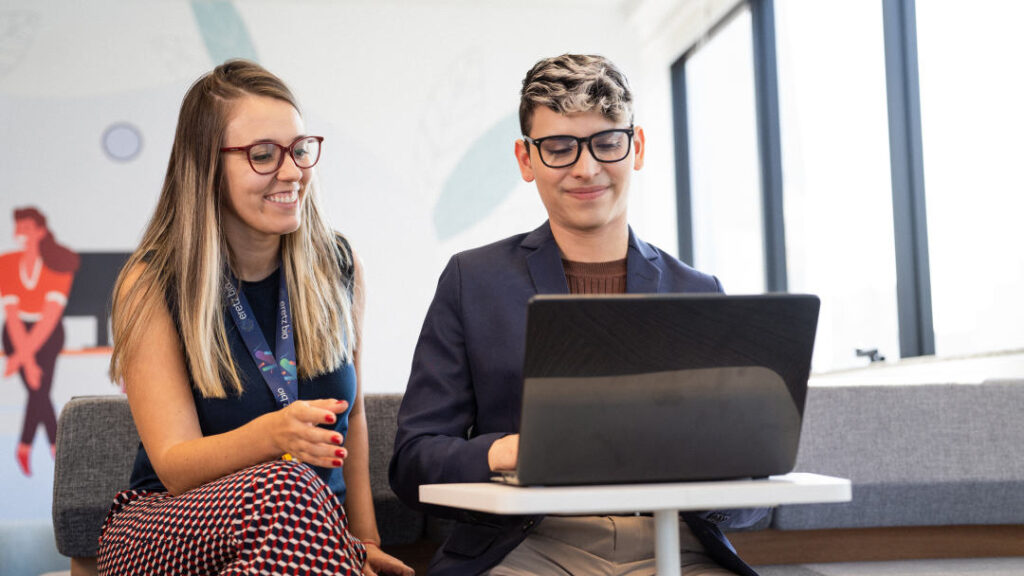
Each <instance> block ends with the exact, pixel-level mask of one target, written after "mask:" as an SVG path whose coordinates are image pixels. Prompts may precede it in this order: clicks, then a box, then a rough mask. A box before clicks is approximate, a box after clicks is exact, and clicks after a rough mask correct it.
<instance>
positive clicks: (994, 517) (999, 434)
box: [772, 381, 1024, 530]
mask: <svg viewBox="0 0 1024 576" xmlns="http://www.w3.org/2000/svg"><path fill="white" fill-rule="evenodd" d="M1022 413H1024V382H1005V381H1004V382H988V383H985V384H980V385H957V384H949V385H901V386H837V387H813V388H811V389H810V391H809V393H808V396H807V405H806V410H805V415H804V424H803V432H802V434H801V440H800V451H799V454H798V456H797V465H796V470H797V471H803V472H816V473H819V474H828V475H833V476H840V477H844V478H849V479H850V480H851V481H852V483H853V500H852V501H851V502H849V503H845V504H812V505H794V506H782V507H780V508H779V509H777V510H776V512H775V515H774V517H773V521H772V525H773V527H775V528H779V529H784V530H809V529H821V528H863V527H875V526H924V525H963V524H1020V523H1024V418H1021V414H1022Z"/></svg>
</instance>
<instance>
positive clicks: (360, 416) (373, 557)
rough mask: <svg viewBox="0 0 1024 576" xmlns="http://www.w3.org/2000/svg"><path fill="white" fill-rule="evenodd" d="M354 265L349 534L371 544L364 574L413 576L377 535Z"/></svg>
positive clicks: (361, 288)
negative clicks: (353, 394) (354, 382)
mask: <svg viewBox="0 0 1024 576" xmlns="http://www.w3.org/2000/svg"><path fill="white" fill-rule="evenodd" d="M352 260H353V262H354V268H353V274H354V276H355V290H354V291H353V298H352V300H353V302H352V319H353V321H354V322H355V333H356V339H355V341H356V347H355V349H354V350H353V357H352V362H353V364H354V365H355V371H356V397H355V401H354V402H353V404H352V412H350V413H349V415H348V440H347V441H346V443H345V445H346V447H347V448H348V459H347V460H345V469H344V471H343V474H344V476H345V512H346V514H347V515H348V521H349V531H350V532H352V535H353V536H355V537H356V538H359V539H360V540H362V541H363V542H365V543H367V546H366V566H364V567H363V571H364V574H377V573H378V572H379V573H383V574H403V575H405V574H408V575H411V574H413V570H412V568H409V567H408V566H406V565H405V564H403V563H402V562H401V561H400V560H398V559H396V558H393V557H391V556H389V555H387V554H384V553H383V552H382V551H381V549H380V534H379V533H378V532H377V516H376V514H375V513H374V510H373V494H372V493H371V490H370V442H369V439H368V437H367V430H366V412H365V411H364V410H363V378H362V374H361V372H360V358H359V357H360V354H359V351H360V349H361V348H362V347H363V340H362V326H363V311H364V309H365V302H366V301H365V297H364V294H365V284H364V282H363V266H362V262H360V261H359V259H358V258H357V257H356V255H355V253H353V254H352Z"/></svg>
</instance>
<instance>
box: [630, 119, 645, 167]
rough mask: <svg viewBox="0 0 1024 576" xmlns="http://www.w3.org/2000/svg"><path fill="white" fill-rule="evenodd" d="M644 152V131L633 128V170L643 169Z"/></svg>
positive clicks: (636, 127) (637, 127)
mask: <svg viewBox="0 0 1024 576" xmlns="http://www.w3.org/2000/svg"><path fill="white" fill-rule="evenodd" d="M645 150H647V142H646V141H645V140H644V129H643V128H641V127H639V126H635V127H634V128H633V152H634V154H633V170H639V169H641V168H643V167H644V151H645Z"/></svg>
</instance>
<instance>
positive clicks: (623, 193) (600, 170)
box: [516, 106, 644, 234]
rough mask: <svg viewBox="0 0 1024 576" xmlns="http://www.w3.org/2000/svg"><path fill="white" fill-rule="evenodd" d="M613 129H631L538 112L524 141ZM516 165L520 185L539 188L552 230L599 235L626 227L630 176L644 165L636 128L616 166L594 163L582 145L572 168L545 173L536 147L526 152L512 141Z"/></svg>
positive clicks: (589, 117)
mask: <svg viewBox="0 0 1024 576" xmlns="http://www.w3.org/2000/svg"><path fill="white" fill-rule="evenodd" d="M613 128H629V126H628V124H626V123H625V122H618V123H617V122H614V121H612V120H609V119H607V118H605V117H604V116H602V115H601V113H600V112H596V111H592V112H580V113H574V114H559V113H558V112H555V111H553V110H551V109H550V108H546V107H543V106H541V107H538V108H537V109H536V110H534V112H533V123H532V128H531V129H530V134H528V136H530V137H531V138H533V139H539V138H545V137H548V136H576V137H577V138H586V137H588V136H591V135H593V134H596V133H597V132H601V131H604V130H611V129H613ZM516 159H517V160H518V162H519V171H520V173H521V174H522V176H523V180H525V181H527V182H533V181H536V182H537V191H538V192H539V193H540V199H541V202H543V203H544V207H545V208H546V209H547V212H548V218H549V219H550V221H551V227H552V228H553V229H555V230H558V231H565V232H569V233H582V234H592V233H599V232H601V231H603V230H606V229H609V228H615V227H619V226H622V227H625V226H626V207H627V205H628V200H629V198H628V196H629V194H628V192H629V181H630V178H631V176H632V171H633V170H639V169H640V168H641V167H642V166H643V163H644V133H643V130H642V129H641V128H639V127H636V128H634V136H633V143H632V148H631V150H630V151H629V154H627V155H626V157H625V158H623V159H622V160H620V161H618V162H598V161H597V160H595V159H594V157H593V156H592V155H591V153H590V149H589V147H588V146H587V145H585V144H584V145H583V147H582V150H581V152H580V157H579V159H578V160H577V161H576V163H575V164H573V165H572V166H567V167H565V168H549V167H548V166H546V165H545V164H544V163H543V162H542V161H541V157H540V152H539V150H538V149H537V146H534V145H530V147H529V150H527V147H526V143H525V142H524V141H523V140H517V141H516ZM549 162H550V160H549Z"/></svg>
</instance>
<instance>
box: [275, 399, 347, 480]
mask: <svg viewBox="0 0 1024 576" xmlns="http://www.w3.org/2000/svg"><path fill="white" fill-rule="evenodd" d="M347 409H348V402H346V401H344V400H335V399H333V398H328V399H322V400H309V401H306V400H298V401H296V402H293V403H291V404H289V405H288V406H287V407H285V408H283V409H281V410H277V411H276V412H271V413H269V414H266V415H265V416H262V418H266V419H267V426H268V428H269V434H270V438H271V441H272V442H273V444H274V446H275V447H276V448H277V449H278V450H279V451H280V452H281V453H282V454H289V455H291V457H292V458H294V459H296V460H298V461H300V462H303V463H305V464H311V465H313V466H321V467H323V468H338V467H340V466H341V465H342V464H343V463H344V462H345V458H346V457H348V450H346V449H345V448H342V447H341V444H342V442H344V441H345V439H344V438H342V437H341V434H339V433H338V432H335V431H334V430H325V429H323V428H320V426H319V425H320V424H334V423H335V422H337V421H338V416H337V415H338V414H341V413H342V412H344V411H345V410H347Z"/></svg>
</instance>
